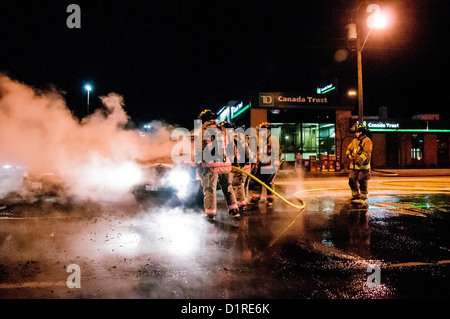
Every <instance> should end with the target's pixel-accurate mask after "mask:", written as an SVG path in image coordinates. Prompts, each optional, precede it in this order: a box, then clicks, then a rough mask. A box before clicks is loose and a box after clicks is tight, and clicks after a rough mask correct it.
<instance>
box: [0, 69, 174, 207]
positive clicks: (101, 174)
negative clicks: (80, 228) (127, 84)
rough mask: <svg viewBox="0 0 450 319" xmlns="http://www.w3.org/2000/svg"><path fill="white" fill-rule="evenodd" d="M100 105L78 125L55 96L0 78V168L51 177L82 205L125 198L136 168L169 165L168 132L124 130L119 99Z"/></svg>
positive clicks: (168, 129) (107, 99) (138, 174)
mask: <svg viewBox="0 0 450 319" xmlns="http://www.w3.org/2000/svg"><path fill="white" fill-rule="evenodd" d="M101 99H102V102H103V105H104V108H103V109H98V110H96V111H95V112H94V113H93V114H91V115H90V116H89V117H87V118H84V119H82V120H81V121H80V120H78V118H76V117H75V116H73V114H72V113H71V111H70V110H69V108H68V107H67V105H66V103H65V100H64V98H63V97H62V95H61V94H59V93H58V92H57V91H56V90H49V91H45V92H44V91H41V90H36V89H34V88H32V87H30V86H27V85H25V84H22V83H20V82H18V81H15V80H12V79H10V78H9V77H7V76H5V75H2V74H0V165H7V164H13V165H22V166H25V167H26V168H27V171H28V173H29V174H43V173H54V174H56V175H57V176H59V177H60V178H61V179H62V180H63V182H64V185H65V187H66V188H67V190H68V192H69V194H68V195H74V196H78V197H80V198H82V199H92V200H99V199H100V200H102V199H104V200H113V199H117V200H119V199H121V197H122V196H126V195H127V194H128V193H129V190H130V189H131V187H132V186H133V185H135V184H137V183H139V182H140V179H141V175H142V173H141V169H140V166H139V163H140V162H146V161H152V160H155V161H156V160H159V159H166V160H167V159H170V152H171V149H172V147H173V143H174V141H171V139H170V134H171V130H172V128H171V127H169V126H166V125H163V124H161V123H155V124H158V125H157V126H158V128H157V129H156V130H155V131H154V132H153V133H151V134H149V135H145V136H142V135H141V134H139V133H140V132H139V131H137V130H126V129H124V125H125V124H126V123H127V121H128V117H127V114H126V112H125V110H124V103H123V98H122V97H121V96H120V95H118V94H115V93H110V94H109V95H108V96H105V97H101ZM154 126H155V125H154ZM0 187H2V185H0ZM7 191H8V190H7V189H6V190H5V189H1V190H0V195H1V194H4V193H5V192H7Z"/></svg>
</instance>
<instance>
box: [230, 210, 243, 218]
mask: <svg viewBox="0 0 450 319" xmlns="http://www.w3.org/2000/svg"><path fill="white" fill-rule="evenodd" d="M228 213H229V214H230V215H231V216H233V217H234V218H239V217H241V215H240V214H239V209H231V210H230V211H229V212H228Z"/></svg>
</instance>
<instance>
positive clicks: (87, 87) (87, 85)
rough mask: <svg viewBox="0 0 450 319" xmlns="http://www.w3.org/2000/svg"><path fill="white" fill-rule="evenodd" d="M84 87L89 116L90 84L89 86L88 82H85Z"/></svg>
mask: <svg viewBox="0 0 450 319" xmlns="http://www.w3.org/2000/svg"><path fill="white" fill-rule="evenodd" d="M84 88H85V89H86V91H87V115H88V116H89V92H91V90H92V86H90V85H89V84H86V85H85V86H84Z"/></svg>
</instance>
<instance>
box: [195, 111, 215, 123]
mask: <svg viewBox="0 0 450 319" xmlns="http://www.w3.org/2000/svg"><path fill="white" fill-rule="evenodd" d="M215 118H217V114H215V113H213V112H212V111H211V110H210V109H206V110H203V111H202V112H201V113H200V115H199V116H198V117H197V119H199V120H202V121H210V120H214V119H215Z"/></svg>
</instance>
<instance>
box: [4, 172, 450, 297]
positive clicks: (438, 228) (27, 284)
mask: <svg viewBox="0 0 450 319" xmlns="http://www.w3.org/2000/svg"><path fill="white" fill-rule="evenodd" d="M347 187H348V186H347V185H346V179H345V178H328V179H306V180H303V179H302V180H280V181H279V182H278V186H277V190H278V192H279V193H280V194H284V195H287V197H288V198H289V199H290V200H292V201H294V199H293V197H292V195H293V194H294V193H296V196H299V197H301V198H302V199H303V200H304V201H305V203H306V208H305V209H304V210H303V211H301V212H300V211H298V210H297V209H295V208H293V207H291V206H288V205H287V204H285V203H283V202H281V201H280V200H277V201H276V204H275V206H274V208H273V209H266V208H265V206H264V203H261V204H260V209H259V210H253V211H248V212H246V214H245V215H243V217H242V218H241V219H240V220H233V219H232V218H231V217H230V216H228V215H227V214H226V213H225V210H224V207H223V200H219V203H220V205H221V208H222V209H221V210H220V212H219V216H218V218H217V221H216V222H215V223H211V222H208V221H206V220H204V219H203V218H202V217H201V210H200V209H185V208H180V207H164V206H160V205H158V206H146V205H144V206H143V205H138V204H137V203H134V202H130V203H122V204H120V205H117V204H104V205H100V204H93V203H91V204H82V205H81V204H80V205H72V206H70V207H68V206H67V205H66V206H64V205H56V203H55V202H54V201H52V200H47V201H46V202H44V203H41V204H39V205H37V204H35V205H22V204H20V203H16V204H14V205H11V206H10V210H8V211H3V212H2V214H1V216H0V217H1V219H0V254H1V255H0V298H108V299H109V298H167V299H173V298H181V299H191V298H196V299H197V298H208V299H209V298H213V299H223V298H239V299H241V298H243V299H247V298H281V299H286V298H289V299H291V298H302V299H303V298H313V299H323V298H326V299H329V298H338V299H342V298H344V299H348V298H351V299H353V298H448V297H450V290H449V289H448V287H449V286H450V193H449V191H450V183H449V182H448V181H447V178H446V177H428V178H420V179H419V178H403V179H402V178H373V179H372V180H371V183H370V188H371V196H370V199H369V201H368V204H367V205H355V204H350V203H349V202H348V201H347V198H348V197H349V191H348V189H347ZM74 264H75V265H78V266H79V268H80V271H81V273H80V283H81V288H69V287H68V286H67V282H66V280H67V278H68V277H69V275H71V274H72V272H68V266H69V265H74ZM371 265H372V266H373V265H376V266H377V267H378V269H379V272H377V277H376V276H375V273H373V274H372V273H369V272H368V267H369V266H371ZM369 276H370V280H369V283H368V278H369ZM375 279H377V280H375Z"/></svg>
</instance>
